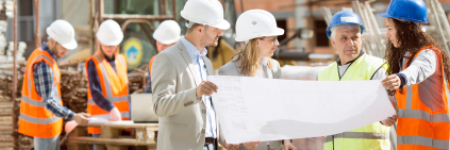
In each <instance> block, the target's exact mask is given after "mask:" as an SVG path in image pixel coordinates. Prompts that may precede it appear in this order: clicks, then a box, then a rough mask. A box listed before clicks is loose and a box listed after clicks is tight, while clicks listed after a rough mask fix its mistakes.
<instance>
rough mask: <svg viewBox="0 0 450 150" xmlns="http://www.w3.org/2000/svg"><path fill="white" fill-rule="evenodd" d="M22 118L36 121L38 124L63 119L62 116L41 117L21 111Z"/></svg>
mask: <svg viewBox="0 0 450 150" xmlns="http://www.w3.org/2000/svg"><path fill="white" fill-rule="evenodd" d="M20 119H23V120H25V121H28V122H32V123H36V124H50V123H53V122H56V121H59V120H60V119H61V117H57V116H53V117H50V118H46V119H41V118H35V117H31V116H28V115H25V114H23V113H20Z"/></svg>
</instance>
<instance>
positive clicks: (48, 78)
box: [33, 42, 74, 120]
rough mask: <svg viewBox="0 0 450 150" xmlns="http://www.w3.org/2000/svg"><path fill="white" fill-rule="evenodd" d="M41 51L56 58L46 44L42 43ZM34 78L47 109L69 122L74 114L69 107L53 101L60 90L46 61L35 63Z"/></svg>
mask: <svg viewBox="0 0 450 150" xmlns="http://www.w3.org/2000/svg"><path fill="white" fill-rule="evenodd" d="M41 49H42V50H45V51H47V52H48V53H50V55H51V56H52V57H53V59H55V58H56V57H55V55H54V54H53V52H52V51H50V49H49V48H48V47H47V45H46V43H45V42H43V43H42V47H41ZM33 77H34V84H35V87H36V92H37V94H39V96H41V97H42V100H43V101H44V104H45V108H46V109H47V110H49V111H50V112H52V113H53V114H55V115H56V116H58V117H63V118H64V119H69V120H70V119H72V117H73V115H74V112H72V111H71V110H69V109H68V108H67V107H64V106H62V105H60V104H59V103H58V102H57V101H56V100H55V99H53V96H55V93H56V92H57V90H58V89H57V88H56V86H55V85H54V83H53V82H54V75H53V69H52V68H51V67H50V66H49V65H48V64H47V63H45V62H44V61H41V62H38V63H35V64H34V65H33Z"/></svg>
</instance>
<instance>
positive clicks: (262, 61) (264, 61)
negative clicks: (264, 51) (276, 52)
mask: <svg viewBox="0 0 450 150" xmlns="http://www.w3.org/2000/svg"><path fill="white" fill-rule="evenodd" d="M261 66H267V58H266V57H263V58H262V59H261Z"/></svg>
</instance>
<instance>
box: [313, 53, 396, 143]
mask: <svg viewBox="0 0 450 150" xmlns="http://www.w3.org/2000/svg"><path fill="white" fill-rule="evenodd" d="M383 64H384V62H383V60H382V59H380V58H375V57H373V56H369V55H367V54H363V55H362V56H360V57H359V58H357V60H355V61H354V62H353V63H352V64H351V65H350V66H349V67H348V69H347V71H346V72H345V73H344V75H343V76H342V78H340V77H339V72H338V64H337V63H336V62H334V63H333V64H331V65H329V66H328V67H326V68H325V69H324V70H322V71H321V72H320V73H319V75H318V80H319V81H355V80H371V78H372V77H373V75H374V74H375V73H376V72H377V71H378V70H379V69H380V68H381V67H383ZM333 137H334V139H333ZM388 139H389V127H385V126H383V125H381V124H380V123H379V122H375V123H372V124H370V125H367V126H364V127H361V128H358V129H354V130H351V131H347V132H344V133H339V134H336V135H333V136H331V135H330V136H326V137H325V143H324V150H333V149H334V150H362V149H373V150H375V149H377V150H378V149H388V148H389V140H388Z"/></svg>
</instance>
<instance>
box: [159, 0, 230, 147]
mask: <svg viewBox="0 0 450 150" xmlns="http://www.w3.org/2000/svg"><path fill="white" fill-rule="evenodd" d="M223 14H224V12H223V7H222V4H220V2H219V1H217V0H189V1H187V2H186V4H185V5H184V8H183V10H182V11H181V17H183V18H184V19H186V27H187V33H186V35H185V36H184V37H181V38H180V40H179V41H178V42H177V44H175V45H174V46H171V47H169V48H167V49H166V50H164V51H162V52H161V53H159V54H158V55H156V57H155V59H154V61H153V65H152V70H151V72H152V74H151V78H152V82H153V83H152V89H153V110H154V112H155V114H156V115H157V116H158V117H159V130H158V131H159V133H158V141H157V149H158V150H179V149H191V150H216V149H217V148H218V144H217V143H218V142H219V143H221V145H224V146H226V147H227V149H228V150H233V149H234V146H236V145H227V144H225V141H224V138H223V135H222V133H221V132H220V128H219V124H218V123H219V122H218V120H217V117H216V114H215V110H214V107H213V105H212V101H211V97H210V95H211V94H212V93H213V92H217V89H218V88H217V86H216V85H214V84H213V83H212V82H209V81H207V80H208V75H213V66H212V63H211V61H210V60H209V59H208V58H207V57H205V55H206V53H207V51H206V49H205V47H206V46H217V43H218V39H219V36H221V35H222V34H223V32H222V30H226V29H228V28H230V23H229V22H228V21H226V20H225V19H224V15H223ZM232 146H233V147H232Z"/></svg>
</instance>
